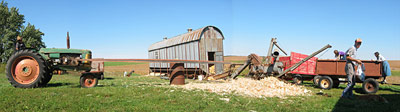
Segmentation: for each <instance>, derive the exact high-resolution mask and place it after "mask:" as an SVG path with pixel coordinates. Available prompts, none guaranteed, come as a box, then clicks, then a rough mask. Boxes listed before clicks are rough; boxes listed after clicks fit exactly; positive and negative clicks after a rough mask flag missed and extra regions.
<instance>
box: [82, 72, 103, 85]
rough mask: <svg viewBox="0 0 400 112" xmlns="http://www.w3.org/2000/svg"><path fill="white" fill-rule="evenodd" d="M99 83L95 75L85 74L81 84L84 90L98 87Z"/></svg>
mask: <svg viewBox="0 0 400 112" xmlns="http://www.w3.org/2000/svg"><path fill="white" fill-rule="evenodd" d="M98 81H99V80H98V79H97V77H96V76H94V75H93V74H83V75H82V76H81V79H80V84H81V87H83V88H92V87H96V86H97V83H98Z"/></svg>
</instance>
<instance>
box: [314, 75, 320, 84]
mask: <svg viewBox="0 0 400 112" xmlns="http://www.w3.org/2000/svg"><path fill="white" fill-rule="evenodd" d="M321 77H322V76H320V75H317V76H314V79H313V82H314V85H316V86H319V85H318V83H319V79H320V78H321Z"/></svg>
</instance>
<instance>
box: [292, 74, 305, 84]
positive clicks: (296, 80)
mask: <svg viewBox="0 0 400 112" xmlns="http://www.w3.org/2000/svg"><path fill="white" fill-rule="evenodd" d="M292 80H293V83H294V84H296V85H301V84H303V77H302V76H301V75H298V74H296V75H294V76H293V79H292Z"/></svg>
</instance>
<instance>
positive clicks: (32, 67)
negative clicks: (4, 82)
mask: <svg viewBox="0 0 400 112" xmlns="http://www.w3.org/2000/svg"><path fill="white" fill-rule="evenodd" d="M47 72H48V70H47V67H46V64H45V61H44V60H43V58H42V56H40V55H39V54H38V53H36V52H34V51H31V50H20V51H17V52H15V53H14V54H13V55H11V56H10V58H9V59H8V61H7V65H6V75H7V79H8V81H9V82H10V83H11V85H13V86H14V87H16V88H36V87H39V85H41V84H42V83H43V82H44V79H45V75H46V74H48V73H47Z"/></svg>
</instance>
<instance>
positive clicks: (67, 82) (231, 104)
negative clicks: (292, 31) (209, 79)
mask: <svg viewBox="0 0 400 112" xmlns="http://www.w3.org/2000/svg"><path fill="white" fill-rule="evenodd" d="M105 75H106V79H105V80H100V81H99V86H98V87H95V88H80V86H79V81H78V80H79V75H54V76H53V79H52V80H51V81H50V82H49V84H48V87H43V88H34V89H21V88H14V87H12V86H11V85H10V84H9V83H8V81H7V79H6V76H5V74H4V73H1V74H0V94H1V95H0V102H1V103H0V111H6V112H8V111H74V112H77V111H225V112H226V111H258V112H263V111H307V112H308V111H382V112H385V111H386V112H389V111H400V108H399V105H400V102H399V101H400V86H398V85H397V86H396V85H383V86H381V88H380V90H379V92H378V93H377V94H379V95H380V96H382V97H384V98H386V99H387V100H388V101H389V103H382V102H376V101H367V100H359V99H354V100H349V99H341V98H340V94H341V92H342V91H343V88H344V87H345V85H344V84H342V85H341V86H340V88H335V89H331V90H321V89H318V88H314V87H313V85H312V84H311V82H309V81H306V82H305V83H306V84H305V87H306V88H307V89H310V90H312V91H313V93H312V94H311V95H310V96H294V97H287V98H285V99H280V98H276V97H274V98H250V97H244V96H238V95H234V94H227V95H218V94H215V93H210V92H206V91H199V90H197V91H188V90H183V89H179V88H173V87H171V86H169V85H168V83H169V81H168V80H162V79H160V78H158V77H147V76H132V77H118V76H107V74H105ZM320 91H322V92H323V95H318V94H317V93H318V92H320ZM355 91H356V95H358V96H359V95H362V94H359V93H357V92H358V91H360V84H357V86H356V90H355ZM220 98H227V99H229V101H224V100H221V99H220Z"/></svg>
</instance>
